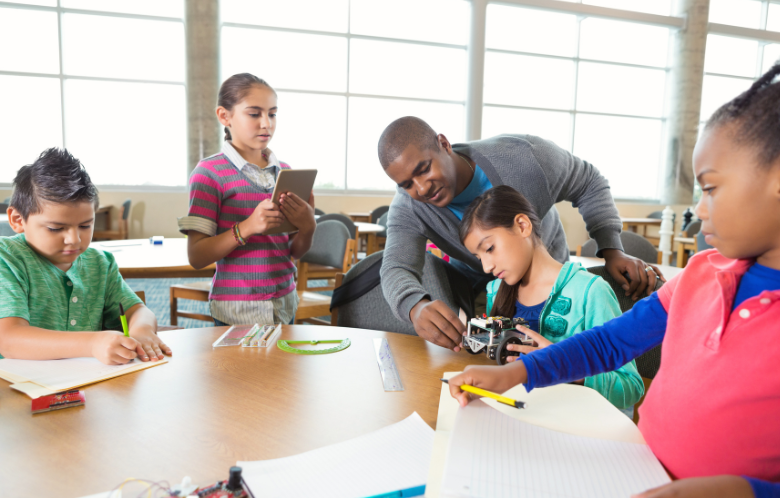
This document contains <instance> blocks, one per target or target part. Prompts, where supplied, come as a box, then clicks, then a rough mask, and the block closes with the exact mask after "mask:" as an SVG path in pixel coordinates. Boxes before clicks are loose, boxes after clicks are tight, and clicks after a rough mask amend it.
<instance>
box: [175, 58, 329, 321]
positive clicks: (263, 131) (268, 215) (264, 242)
mask: <svg viewBox="0 0 780 498" xmlns="http://www.w3.org/2000/svg"><path fill="white" fill-rule="evenodd" d="M276 111H277V96H276V92H275V91H274V90H273V88H271V86H270V85H268V83H266V82H265V81H264V80H262V79H260V78H258V77H256V76H254V75H251V74H248V73H242V74H236V75H233V76H231V77H230V78H228V79H227V80H225V82H224V83H222V86H221V88H220V90H219V100H218V102H217V110H216V112H217V118H218V119H219V122H220V123H222V125H223V126H224V127H225V142H224V143H223V145H222V150H221V152H219V153H218V154H214V155H213V156H210V157H207V158H205V159H202V160H201V161H200V162H199V163H198V165H197V167H196V168H195V170H194V171H193V172H192V175H191V176H190V208H189V213H188V215H187V216H185V217H183V218H180V219H179V230H180V231H181V232H183V233H185V234H187V235H188V254H189V260H190V264H191V265H192V266H193V267H195V268H203V267H205V266H208V265H210V264H212V263H214V262H216V264H217V272H216V274H215V275H214V280H213V282H212V286H211V292H210V294H209V307H210V309H211V316H212V317H214V322H215V323H216V324H217V325H227V324H238V323H279V322H281V323H291V322H292V320H293V319H294V317H295V311H296V308H297V306H298V294H297V293H296V292H295V281H294V279H293V277H294V272H295V266H294V265H293V262H292V258H295V259H298V258H300V257H301V256H303V255H304V254H305V253H306V252H307V251H308V250H309V248H310V247H311V241H312V236H313V235H314V228H315V226H316V223H315V221H314V207H313V206H314V196H313V195H312V197H310V198H309V201H308V203H307V202H305V201H304V200H303V199H301V198H300V197H298V196H296V195H295V194H293V193H286V194H282V196H281V198H280V201H279V206H276V205H275V204H274V203H273V202H272V201H271V196H272V194H273V190H274V186H275V185H276V176H277V174H278V173H279V171H280V170H281V169H284V168H289V167H290V166H289V165H287V164H285V163H283V162H280V161H279V160H278V159H277V158H276V155H275V154H274V153H273V152H272V151H271V149H269V148H268V144H269V142H270V141H271V139H272V138H273V135H274V131H275V130H276ZM284 219H287V220H289V221H290V222H291V223H292V224H293V225H295V226H296V227H297V228H298V232H297V233H290V234H287V233H279V234H274V235H264V233H266V232H267V231H268V230H269V229H272V228H275V227H278V226H279V225H280V224H281V223H282V221H283V220H284Z"/></svg>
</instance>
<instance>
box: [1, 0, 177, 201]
mask: <svg viewBox="0 0 780 498" xmlns="http://www.w3.org/2000/svg"><path fill="white" fill-rule="evenodd" d="M0 7H2V8H11V9H19V10H28V11H29V10H33V11H43V12H56V13H57V42H58V43H57V51H58V55H59V71H58V72H57V73H53V74H52V73H36V72H22V71H6V70H3V69H0V76H24V77H32V78H52V79H56V80H58V81H59V85H60V119H61V121H62V122H61V127H62V144H63V147H67V142H66V140H67V129H66V128H65V119H66V118H65V81H66V80H81V81H108V82H120V83H141V84H156V85H174V86H181V87H183V88H184V92H185V96H186V92H187V82H186V77H185V78H184V79H183V80H182V81H166V80H145V79H133V78H111V77H99V76H76V75H69V74H65V73H64V71H63V59H62V57H63V47H62V16H63V14H84V15H91V16H101V17H120V18H125V19H137V20H144V21H166V22H178V23H181V24H182V26H183V27H184V28H185V29H186V26H185V25H184V16H183V15H182V17H166V16H156V15H144V14H128V13H123V12H109V11H100V10H86V9H74V8H67V7H62V5H61V2H60V0H57V6H56V7H50V6H45V5H29V4H18V3H8V2H0ZM182 14H183V13H182ZM184 56H185V58H186V53H185V54H184ZM182 147H183V148H184V150H186V147H187V144H186V143H184V144H182ZM182 175H183V178H184V180H183V182H182V185H177V186H170V185H142V184H138V185H118V184H107V185H96V186H97V187H98V188H99V189H100V190H101V191H104V192H110V191H115V192H153V193H180V192H187V190H188V185H187V170H186V168H184V169H183V170H182ZM0 188H4V189H11V188H13V184H12V183H10V182H0Z"/></svg>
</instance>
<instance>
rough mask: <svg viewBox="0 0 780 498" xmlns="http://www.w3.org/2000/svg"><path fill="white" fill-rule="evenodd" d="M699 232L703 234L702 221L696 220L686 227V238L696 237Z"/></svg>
mask: <svg viewBox="0 0 780 498" xmlns="http://www.w3.org/2000/svg"><path fill="white" fill-rule="evenodd" d="M699 232H701V220H696V221H694V222H692V223H691V224H689V225H688V226H687V227H685V236H686V237H696V234H698V233H699Z"/></svg>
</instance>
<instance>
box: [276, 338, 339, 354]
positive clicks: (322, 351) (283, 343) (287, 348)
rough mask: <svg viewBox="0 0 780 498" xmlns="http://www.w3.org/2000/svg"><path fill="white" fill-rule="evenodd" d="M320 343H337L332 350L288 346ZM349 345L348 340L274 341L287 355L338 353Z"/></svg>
mask: <svg viewBox="0 0 780 498" xmlns="http://www.w3.org/2000/svg"><path fill="white" fill-rule="evenodd" d="M320 343H322V344H336V343H338V345H337V346H333V347H332V348H328V349H298V348H294V347H292V346H290V344H312V345H316V344H320ZM350 344H352V341H350V340H349V339H344V340H339V339H335V340H327V341H323V340H314V341H285V340H278V341H276V347H278V348H279V349H281V350H282V351H287V352H288V353H293V354H329V353H338V352H339V351H344V350H345V349H347V348H348V347H349V346H350Z"/></svg>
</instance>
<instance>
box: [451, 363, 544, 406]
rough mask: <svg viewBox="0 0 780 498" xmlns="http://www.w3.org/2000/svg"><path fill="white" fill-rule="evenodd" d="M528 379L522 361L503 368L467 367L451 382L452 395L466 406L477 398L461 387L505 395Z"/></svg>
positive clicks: (461, 404)
mask: <svg viewBox="0 0 780 498" xmlns="http://www.w3.org/2000/svg"><path fill="white" fill-rule="evenodd" d="M527 379H528V373H527V372H526V371H525V365H523V362H522V361H519V362H517V363H515V364H514V365H504V366H501V367H483V366H471V365H469V366H467V367H466V369H465V370H464V371H463V373H461V374H458V375H456V376H455V377H453V378H451V379H450V380H449V386H450V394H451V395H452V397H453V398H455V399H457V400H458V403H460V406H466V405H467V404H469V401H471V400H472V399H475V398H477V397H478V396H473V395H471V394H470V393H467V392H466V391H461V389H460V386H462V385H463V384H468V385H470V386H474V387H479V388H482V389H485V390H487V391H493V392H494V393H503V392H506V391H508V390H509V389H511V388H513V387H515V386H516V385H518V384H522V383H523V382H525V381H526V380H527Z"/></svg>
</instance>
